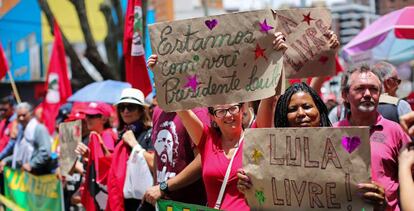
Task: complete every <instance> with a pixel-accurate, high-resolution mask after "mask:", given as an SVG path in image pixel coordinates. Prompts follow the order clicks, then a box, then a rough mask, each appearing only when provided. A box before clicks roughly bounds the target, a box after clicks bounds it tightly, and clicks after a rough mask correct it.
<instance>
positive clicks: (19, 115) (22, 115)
mask: <svg viewBox="0 0 414 211" xmlns="http://www.w3.org/2000/svg"><path fill="white" fill-rule="evenodd" d="M26 116H27V114H18V115H17V118H18V119H20V117H23V118H25V117H26Z"/></svg>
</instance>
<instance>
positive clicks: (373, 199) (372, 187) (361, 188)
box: [358, 181, 386, 208]
mask: <svg viewBox="0 0 414 211" xmlns="http://www.w3.org/2000/svg"><path fill="white" fill-rule="evenodd" d="M358 192H359V193H360V194H361V198H362V199H363V200H365V201H367V202H369V203H371V204H374V206H375V207H377V208H379V207H384V206H386V199H385V190H384V188H383V187H382V186H381V185H378V184H376V183H375V182H374V181H372V182H371V183H360V184H358Z"/></svg>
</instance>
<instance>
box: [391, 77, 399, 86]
mask: <svg viewBox="0 0 414 211" xmlns="http://www.w3.org/2000/svg"><path fill="white" fill-rule="evenodd" d="M390 79H392V80H393V81H395V82H396V83H397V84H398V85H400V84H401V79H399V78H394V77H391V78H390Z"/></svg>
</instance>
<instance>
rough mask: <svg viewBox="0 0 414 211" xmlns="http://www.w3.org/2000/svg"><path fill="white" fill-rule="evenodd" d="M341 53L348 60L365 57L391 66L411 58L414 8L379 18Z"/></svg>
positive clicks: (413, 34)
mask: <svg viewBox="0 0 414 211" xmlns="http://www.w3.org/2000/svg"><path fill="white" fill-rule="evenodd" d="M343 53H344V57H345V58H346V59H348V60H349V59H351V58H352V57H353V56H355V57H356V56H358V55H362V54H364V55H365V56H366V55H367V54H368V55H369V57H370V58H369V59H370V60H373V61H378V60H385V61H388V62H391V63H394V64H400V63H403V62H406V61H410V60H412V59H414V7H413V6H410V7H405V8H403V9H400V10H396V11H394V12H391V13H388V14H386V15H384V16H382V17H381V18H379V19H378V20H376V21H375V22H374V23H372V24H371V25H369V26H367V27H366V28H365V29H364V30H362V31H361V32H360V33H359V34H358V35H357V36H356V37H354V38H353V39H352V40H351V41H350V42H349V43H348V44H347V45H345V46H344V49H343Z"/></svg>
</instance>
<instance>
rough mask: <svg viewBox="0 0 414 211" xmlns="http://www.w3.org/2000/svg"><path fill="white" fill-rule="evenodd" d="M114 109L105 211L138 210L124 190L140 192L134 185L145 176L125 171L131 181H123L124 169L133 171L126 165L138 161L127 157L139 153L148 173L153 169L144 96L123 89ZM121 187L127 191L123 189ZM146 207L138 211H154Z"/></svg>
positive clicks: (136, 90)
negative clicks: (113, 139) (115, 126)
mask: <svg viewBox="0 0 414 211" xmlns="http://www.w3.org/2000/svg"><path fill="white" fill-rule="evenodd" d="M116 105H117V113H118V116H119V126H118V131H119V138H118V139H119V142H118V143H117V145H116V147H115V151H114V153H113V155H112V164H111V168H110V170H109V177H108V204H107V208H106V210H138V208H139V206H140V205H141V199H142V198H131V197H130V196H128V197H125V195H124V192H125V191H124V190H125V189H128V190H131V191H132V192H134V190H135V189H134V188H140V187H136V186H137V185H136V183H139V182H140V181H139V180H141V181H142V180H144V179H147V178H143V177H144V176H145V175H144V172H139V171H138V170H137V169H129V170H130V172H132V173H131V175H129V176H130V177H131V178H126V176H127V168H133V167H134V166H132V165H127V163H130V162H135V161H134V160H137V159H138V158H139V157H138V156H137V155H133V154H131V153H140V152H141V151H142V152H143V157H144V158H145V159H146V163H147V166H148V167H150V168H151V169H152V168H153V162H154V153H153V152H152V151H153V150H154V147H153V145H152V142H151V131H152V130H151V128H152V122H151V119H150V117H149V114H148V113H147V109H146V105H145V103H144V94H143V93H142V92H141V91H140V90H138V89H134V88H126V89H124V90H123V91H122V94H121V98H120V100H119V101H118V102H117V103H116ZM148 151H151V152H148ZM128 158H129V159H128ZM131 159H134V160H131ZM148 171H149V169H148ZM149 172H150V171H149ZM149 177H150V178H149V179H150V180H151V181H152V180H153V178H152V176H151V175H149ZM126 181H129V183H126ZM125 185H128V186H129V187H125ZM151 185H152V182H151ZM146 188H147V187H145V189H146ZM141 189H142V188H141ZM148 206H151V205H148V204H147V205H146V207H145V208H144V207H143V206H142V207H141V208H140V209H139V210H154V207H152V206H151V207H148Z"/></svg>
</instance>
